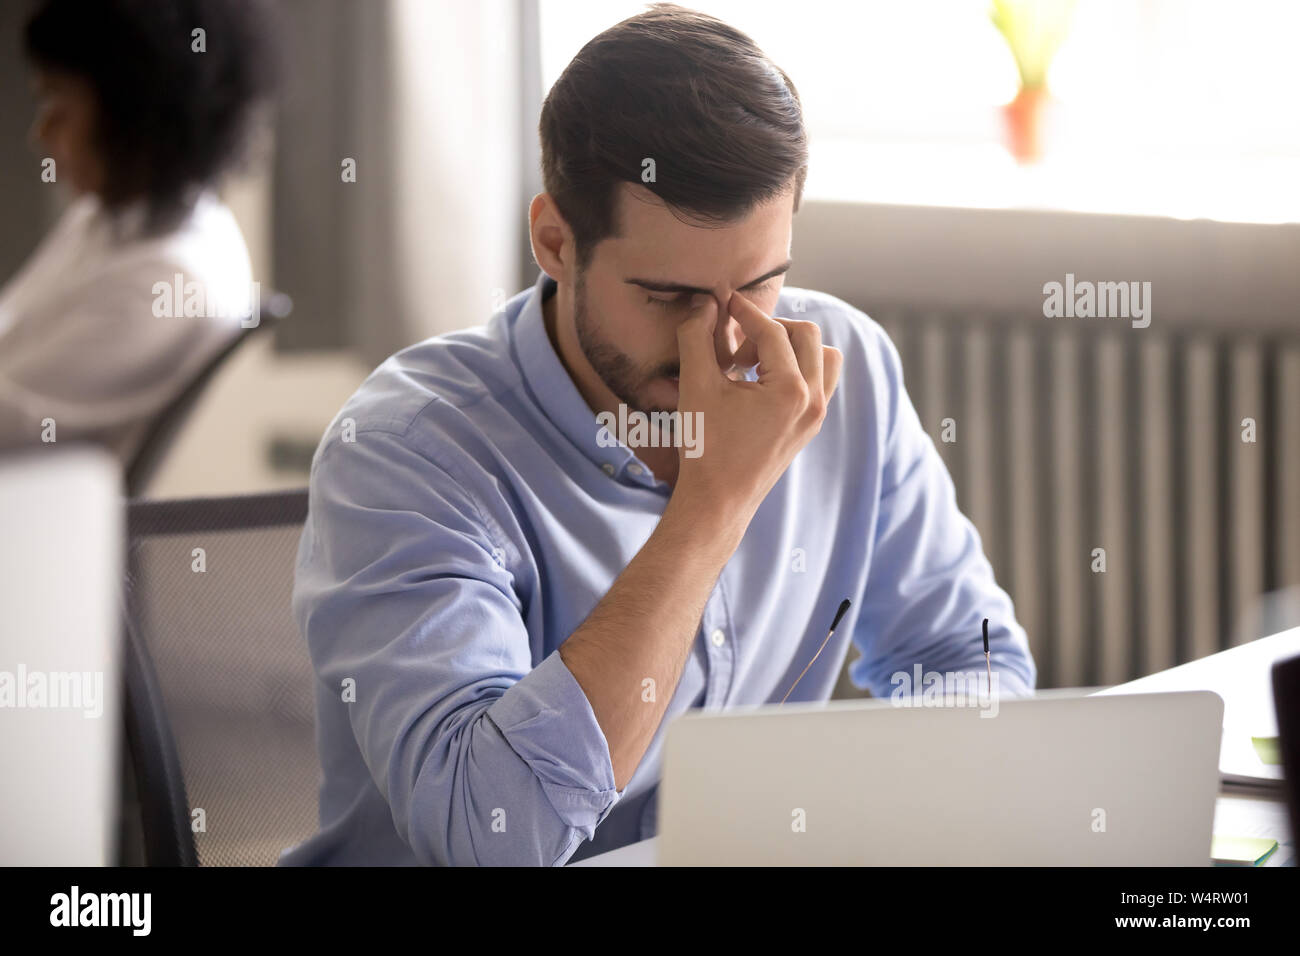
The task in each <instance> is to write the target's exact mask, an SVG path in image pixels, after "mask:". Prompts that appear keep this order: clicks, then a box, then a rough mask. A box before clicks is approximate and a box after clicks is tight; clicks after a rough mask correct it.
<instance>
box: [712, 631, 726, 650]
mask: <svg viewBox="0 0 1300 956" xmlns="http://www.w3.org/2000/svg"><path fill="white" fill-rule="evenodd" d="M726 639H727V635H726V634H723V633H722V629H721V628H719V629H718V630H716V631H714V632H713V633H712V634H710V635H709V640H711V641H713V646H714V647H721V646H722V644H723V642H724V641H726Z"/></svg>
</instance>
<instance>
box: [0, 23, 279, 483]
mask: <svg viewBox="0 0 1300 956" xmlns="http://www.w3.org/2000/svg"><path fill="white" fill-rule="evenodd" d="M271 27H272V24H271V22H270V21H269V19H268V17H267V16H266V11H265V9H264V8H262V7H261V6H260V5H259V4H258V3H254V2H251V0H166V2H159V0H43V2H40V3H38V4H37V6H36V9H35V11H34V13H33V15H32V17H31V19H30V20H29V22H28V24H27V27H26V33H25V52H26V55H27V59H28V62H29V64H30V65H31V67H32V70H33V82H34V87H35V90H36V94H37V97H38V99H39V103H38V108H37V115H36V120H35V123H34V125H33V127H32V139H33V140H34V142H35V144H36V146H37V148H38V149H39V150H40V154H41V156H42V157H43V160H42V167H41V168H42V170H43V171H44V172H45V173H46V176H47V178H48V177H49V175H52V176H53V179H54V181H55V182H57V183H59V184H62V185H63V186H65V187H67V188H68V189H69V190H70V192H71V194H72V196H73V197H74V198H73V200H72V202H71V204H70V205H69V206H68V208H67V209H66V211H65V212H64V214H63V215H62V218H61V219H60V220H59V221H58V223H57V224H56V225H55V227H54V228H53V229H52V230H51V232H50V233H49V234H48V235H47V236H46V237H45V238H44V239H43V240H42V241H41V243H40V244H39V245H38V246H37V248H36V250H35V251H34V252H33V254H32V256H31V257H30V259H28V261H27V262H26V263H24V264H23V266H22V268H20V269H19V270H18V272H17V273H16V274H15V275H14V276H13V278H12V279H11V280H10V281H9V282H8V283H7V284H6V285H5V286H4V287H3V289H0V447H9V448H12V447H15V446H24V445H33V444H40V443H42V442H50V441H52V440H54V441H68V440H74V441H79V440H86V441H93V442H97V443H101V444H104V445H106V446H108V447H109V448H111V449H113V450H114V451H115V452H116V453H117V454H118V455H119V457H120V458H121V459H122V460H123V463H124V464H126V463H128V462H129V461H130V458H131V456H132V455H133V454H134V453H135V451H136V450H138V448H139V446H140V443H141V441H142V440H143V438H144V436H145V434H146V433H147V431H148V428H149V425H150V424H151V423H152V422H153V421H154V420H156V418H157V417H158V416H159V415H160V414H161V413H162V411H163V410H165V409H166V408H167V406H168V405H169V404H170V403H171V402H172V401H173V400H174V399H175V398H176V397H177V396H178V395H179V394H180V393H181V392H182V391H183V390H184V388H185V387H186V385H187V384H189V383H190V382H191V381H193V380H194V379H195V377H196V376H197V375H198V374H199V373H200V372H201V371H202V370H203V369H204V368H205V367H206V366H207V365H208V364H209V363H210V362H211V361H212V359H213V358H214V357H215V356H216V355H217V354H218V353H219V352H220V351H221V350H222V349H223V348H224V347H225V346H227V345H228V344H230V343H231V342H232V341H233V339H234V337H235V336H237V335H239V334H240V332H241V331H242V329H244V328H246V327H248V326H250V325H252V324H254V321H253V320H246V318H245V316H246V313H247V312H248V309H249V307H255V305H256V300H257V294H256V290H257V286H256V284H255V283H254V282H253V277H252V274H251V269H250V265H249V258H248V250H247V248H246V246H245V244H244V238H243V236H242V234H241V233H240V230H239V227H238V225H236V223H235V219H234V217H233V216H232V215H231V213H230V211H229V210H228V209H227V208H226V207H225V206H224V205H223V204H222V202H221V201H220V199H219V198H218V197H217V195H216V193H215V187H216V186H217V185H218V183H219V181H220V179H221V176H222V174H223V173H224V172H226V171H227V170H228V169H229V168H230V167H231V166H232V165H234V164H235V162H236V161H237V160H238V159H239V158H240V157H241V155H242V152H243V147H244V145H245V143H246V141H247V137H248V134H249V132H250V127H251V123H252V120H253V118H254V117H255V116H256V115H257V108H258V106H259V105H260V104H261V103H263V102H264V101H266V100H267V99H268V97H269V95H270V93H271V90H272V87H273V83H274V79H275V65H276V60H275V45H274V43H273V39H272V36H271V33H270V31H271ZM33 188H41V186H40V183H39V181H38V180H37V179H36V178H35V177H33ZM178 293H179V294H178ZM241 305H242V306H243V307H242V308H241V307H240V306H241ZM49 447H56V446H53V445H51V446H49Z"/></svg>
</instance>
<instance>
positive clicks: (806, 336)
mask: <svg viewBox="0 0 1300 956" xmlns="http://www.w3.org/2000/svg"><path fill="white" fill-rule="evenodd" d="M776 321H777V322H780V323H781V325H783V326H784V327H785V331H786V334H787V335H788V336H789V337H790V345H791V347H792V348H793V349H794V356H795V359H796V360H797V361H798V362H799V372H800V374H802V375H803V377H804V381H806V382H807V383H808V388H809V390H810V391H812V392H814V393H816V394H817V395H819V396H820V395H821V394H823V393H822V388H823V384H822V383H823V359H822V330H821V329H820V328H818V327H817V325H816V323H814V322H807V321H797V320H794V319H782V318H777V319H776Z"/></svg>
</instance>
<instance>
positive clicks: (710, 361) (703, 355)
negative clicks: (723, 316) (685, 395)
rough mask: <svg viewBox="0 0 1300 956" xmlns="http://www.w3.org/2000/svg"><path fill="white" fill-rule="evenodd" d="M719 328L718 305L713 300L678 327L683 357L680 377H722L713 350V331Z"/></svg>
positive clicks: (679, 352) (680, 350)
mask: <svg viewBox="0 0 1300 956" xmlns="http://www.w3.org/2000/svg"><path fill="white" fill-rule="evenodd" d="M717 327H718V303H717V302H716V301H714V300H712V299H710V300H709V304H708V305H706V306H705V307H704V308H702V309H700V311H699V312H697V313H696V314H695V315H692V316H691V317H690V318H689V319H687V320H686V321H685V322H683V323H682V324H681V325H679V326H677V354H678V355H679V356H680V357H681V373H680V377H681V378H683V379H685V378H689V377H691V376H700V375H702V374H703V375H707V374H708V373H709V371H710V370H712V371H713V373H715V374H717V375H721V374H722V373H721V371H720V370H719V369H718V360H717V358H716V355H715V350H714V348H713V330H714V329H716V328H717Z"/></svg>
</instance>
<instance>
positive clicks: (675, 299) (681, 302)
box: [645, 278, 776, 310]
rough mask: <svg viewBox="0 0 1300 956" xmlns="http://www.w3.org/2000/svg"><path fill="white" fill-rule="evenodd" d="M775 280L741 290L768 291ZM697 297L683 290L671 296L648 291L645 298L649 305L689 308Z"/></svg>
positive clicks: (670, 308) (752, 291) (751, 291)
mask: <svg viewBox="0 0 1300 956" xmlns="http://www.w3.org/2000/svg"><path fill="white" fill-rule="evenodd" d="M775 281H776V279H775V278H772V279H767V280H765V281H763V282H760V283H759V284H758V285H752V286H746V287H745V288H744V289H741V290H740V291H741V292H749V293H762V292H765V291H767V290H768V289H769V288H770V287H771V286H772V285H773V283H775ZM695 297H696V294H695V293H693V292H681V293H678V294H677V295H670V296H658V295H654V294H653V293H647V294H646V297H645V300H646V304H647V305H654V306H657V307H659V308H661V309H669V310H672V309H686V308H689V307H690V306H691V304H692V301H693V300H694V299H695Z"/></svg>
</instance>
